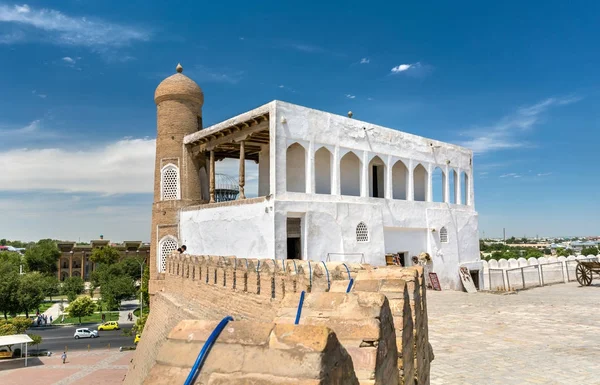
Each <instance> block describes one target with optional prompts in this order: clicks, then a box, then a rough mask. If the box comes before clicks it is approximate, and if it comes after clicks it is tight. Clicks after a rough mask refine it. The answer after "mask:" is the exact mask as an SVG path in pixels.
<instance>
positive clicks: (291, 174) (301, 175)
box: [285, 143, 306, 193]
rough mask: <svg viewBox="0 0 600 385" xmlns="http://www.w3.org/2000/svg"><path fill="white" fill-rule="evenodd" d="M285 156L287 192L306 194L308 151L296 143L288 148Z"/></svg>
mask: <svg viewBox="0 0 600 385" xmlns="http://www.w3.org/2000/svg"><path fill="white" fill-rule="evenodd" d="M285 156H286V157H285V180H286V190H287V191H289V192H301V193H303V192H306V150H305V149H304V147H302V145H301V144H299V143H294V144H292V145H290V146H289V147H288V148H287V151H286V154H285Z"/></svg>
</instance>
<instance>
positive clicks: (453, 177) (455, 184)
mask: <svg viewBox="0 0 600 385" xmlns="http://www.w3.org/2000/svg"><path fill="white" fill-rule="evenodd" d="M448 172H449V173H450V188H449V190H450V199H449V200H448V202H450V203H456V199H457V196H456V189H457V188H458V182H457V180H458V174H457V173H456V170H455V169H453V168H451V169H450V170H449V171H448Z"/></svg>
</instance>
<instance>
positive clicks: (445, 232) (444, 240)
mask: <svg viewBox="0 0 600 385" xmlns="http://www.w3.org/2000/svg"><path fill="white" fill-rule="evenodd" d="M440 242H441V243H448V230H447V229H446V228H445V227H442V228H441V229H440Z"/></svg>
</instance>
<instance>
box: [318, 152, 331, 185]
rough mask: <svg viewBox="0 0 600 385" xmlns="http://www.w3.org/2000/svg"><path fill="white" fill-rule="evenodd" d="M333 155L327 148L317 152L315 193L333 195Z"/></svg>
mask: <svg viewBox="0 0 600 385" xmlns="http://www.w3.org/2000/svg"><path fill="white" fill-rule="evenodd" d="M332 158H333V155H332V154H331V152H330V151H329V150H328V149H327V148H326V147H321V148H319V149H318V150H317V152H315V193H317V194H331V170H332V168H331V163H332Z"/></svg>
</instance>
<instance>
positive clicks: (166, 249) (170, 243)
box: [157, 237, 177, 273]
mask: <svg viewBox="0 0 600 385" xmlns="http://www.w3.org/2000/svg"><path fill="white" fill-rule="evenodd" d="M158 250H159V253H158V261H157V262H158V266H157V268H158V272H159V273H162V272H164V271H165V270H166V269H167V257H168V256H169V255H171V253H173V251H175V250H177V240H176V239H175V238H173V237H165V238H163V239H162V240H161V241H160V242H159V244H158Z"/></svg>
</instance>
